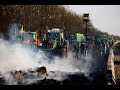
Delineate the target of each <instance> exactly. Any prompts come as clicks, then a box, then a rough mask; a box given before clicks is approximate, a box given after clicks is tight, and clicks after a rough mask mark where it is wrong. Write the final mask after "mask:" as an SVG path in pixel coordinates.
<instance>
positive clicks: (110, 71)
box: [107, 48, 116, 84]
mask: <svg viewBox="0 0 120 90" xmlns="http://www.w3.org/2000/svg"><path fill="white" fill-rule="evenodd" d="M107 71H108V73H107V76H109V77H107V78H109V80H110V82H111V83H112V84H116V81H115V68H114V54H113V49H112V48H111V49H110V51H109V56H108V63H107Z"/></svg>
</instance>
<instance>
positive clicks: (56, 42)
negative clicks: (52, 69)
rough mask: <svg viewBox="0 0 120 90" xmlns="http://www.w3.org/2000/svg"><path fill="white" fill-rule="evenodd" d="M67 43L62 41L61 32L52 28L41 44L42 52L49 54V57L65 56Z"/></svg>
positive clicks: (62, 35)
mask: <svg viewBox="0 0 120 90" xmlns="http://www.w3.org/2000/svg"><path fill="white" fill-rule="evenodd" d="M68 45H69V42H68V41H67V40H65V39H64V34H63V30H60V29H59V28H53V29H52V30H48V31H47V33H46V34H45V37H44V40H43V42H42V50H43V51H45V52H47V53H49V54H50V56H52V55H57V56H60V57H64V56H65V57H66V56H67V47H68Z"/></svg>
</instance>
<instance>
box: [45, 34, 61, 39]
mask: <svg viewBox="0 0 120 90" xmlns="http://www.w3.org/2000/svg"><path fill="white" fill-rule="evenodd" d="M46 38H47V39H48V40H60V33H47V34H46Z"/></svg>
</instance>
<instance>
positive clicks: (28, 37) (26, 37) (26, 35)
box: [22, 33, 34, 41]
mask: <svg viewBox="0 0 120 90" xmlns="http://www.w3.org/2000/svg"><path fill="white" fill-rule="evenodd" d="M22 37H23V39H29V40H30V41H34V38H33V34H30V33H23V35H22Z"/></svg>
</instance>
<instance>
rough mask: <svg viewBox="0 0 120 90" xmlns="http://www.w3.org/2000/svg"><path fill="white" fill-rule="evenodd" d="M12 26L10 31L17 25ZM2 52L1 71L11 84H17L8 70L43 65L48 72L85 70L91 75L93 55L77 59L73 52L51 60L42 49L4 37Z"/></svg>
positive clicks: (59, 77)
mask: <svg viewBox="0 0 120 90" xmlns="http://www.w3.org/2000/svg"><path fill="white" fill-rule="evenodd" d="M11 27H12V28H10V31H12V30H14V27H15V29H16V25H13V26H11ZM16 31H18V30H16ZM10 36H11V38H12V39H15V38H16V36H15V37H14V36H13V35H12V33H10ZM0 52H1V54H0V72H1V73H2V74H3V75H4V77H5V79H6V80H7V81H8V84H10V85H11V84H13V85H16V81H15V80H14V79H13V77H11V75H10V74H8V72H10V71H13V70H28V69H30V68H36V67H41V66H45V67H46V68H47V71H48V72H49V71H62V72H72V73H74V72H83V73H85V75H86V76H89V72H90V69H91V62H92V60H93V59H92V57H91V55H88V56H87V57H85V58H86V59H85V60H76V59H74V58H73V54H72V53H70V54H69V56H68V57H67V58H59V57H54V60H52V62H49V58H48V57H47V56H46V54H45V53H44V52H43V51H42V50H39V51H38V52H34V51H33V50H32V49H31V48H26V47H24V46H23V45H22V44H21V43H11V41H6V40H4V39H2V38H1V39H0ZM57 74H59V73H57ZM53 77H54V76H53ZM48 78H50V77H48ZM64 78H65V77H64ZM54 79H57V80H62V79H63V76H62V75H58V77H57V78H54Z"/></svg>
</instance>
